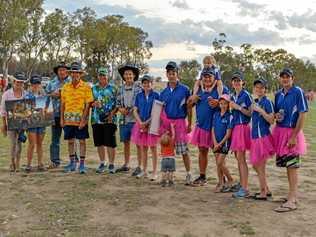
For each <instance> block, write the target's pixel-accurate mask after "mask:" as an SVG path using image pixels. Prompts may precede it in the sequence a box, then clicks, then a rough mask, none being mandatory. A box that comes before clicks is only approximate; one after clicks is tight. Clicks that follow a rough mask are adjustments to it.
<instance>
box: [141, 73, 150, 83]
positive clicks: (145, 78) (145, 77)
mask: <svg viewBox="0 0 316 237" xmlns="http://www.w3.org/2000/svg"><path fill="white" fill-rule="evenodd" d="M141 81H142V83H143V82H144V81H149V82H152V81H153V78H152V77H151V76H149V75H148V74H146V75H144V76H143V77H142V78H141Z"/></svg>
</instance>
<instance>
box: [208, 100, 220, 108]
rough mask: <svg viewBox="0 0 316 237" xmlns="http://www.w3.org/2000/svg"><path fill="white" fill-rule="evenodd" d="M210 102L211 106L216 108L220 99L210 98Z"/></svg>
mask: <svg viewBox="0 0 316 237" xmlns="http://www.w3.org/2000/svg"><path fill="white" fill-rule="evenodd" d="M208 104H209V106H211V107H213V108H215V107H217V106H218V100H217V99H210V100H209V101H208Z"/></svg>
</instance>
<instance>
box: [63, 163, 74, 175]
mask: <svg viewBox="0 0 316 237" xmlns="http://www.w3.org/2000/svg"><path fill="white" fill-rule="evenodd" d="M76 168H77V166H76V162H75V161H70V162H69V164H68V165H66V166H65V168H64V172H65V173H69V172H74V171H76Z"/></svg>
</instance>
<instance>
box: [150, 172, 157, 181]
mask: <svg viewBox="0 0 316 237" xmlns="http://www.w3.org/2000/svg"><path fill="white" fill-rule="evenodd" d="M157 179H158V175H157V174H152V175H151V177H150V181H156V180H157Z"/></svg>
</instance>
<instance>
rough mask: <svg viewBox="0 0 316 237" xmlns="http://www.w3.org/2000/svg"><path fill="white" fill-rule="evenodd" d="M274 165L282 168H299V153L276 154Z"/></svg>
mask: <svg viewBox="0 0 316 237" xmlns="http://www.w3.org/2000/svg"><path fill="white" fill-rule="evenodd" d="M276 166H277V167H282V168H300V167H301V159H300V156H299V155H296V156H295V155H294V156H277V158H276Z"/></svg>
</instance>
